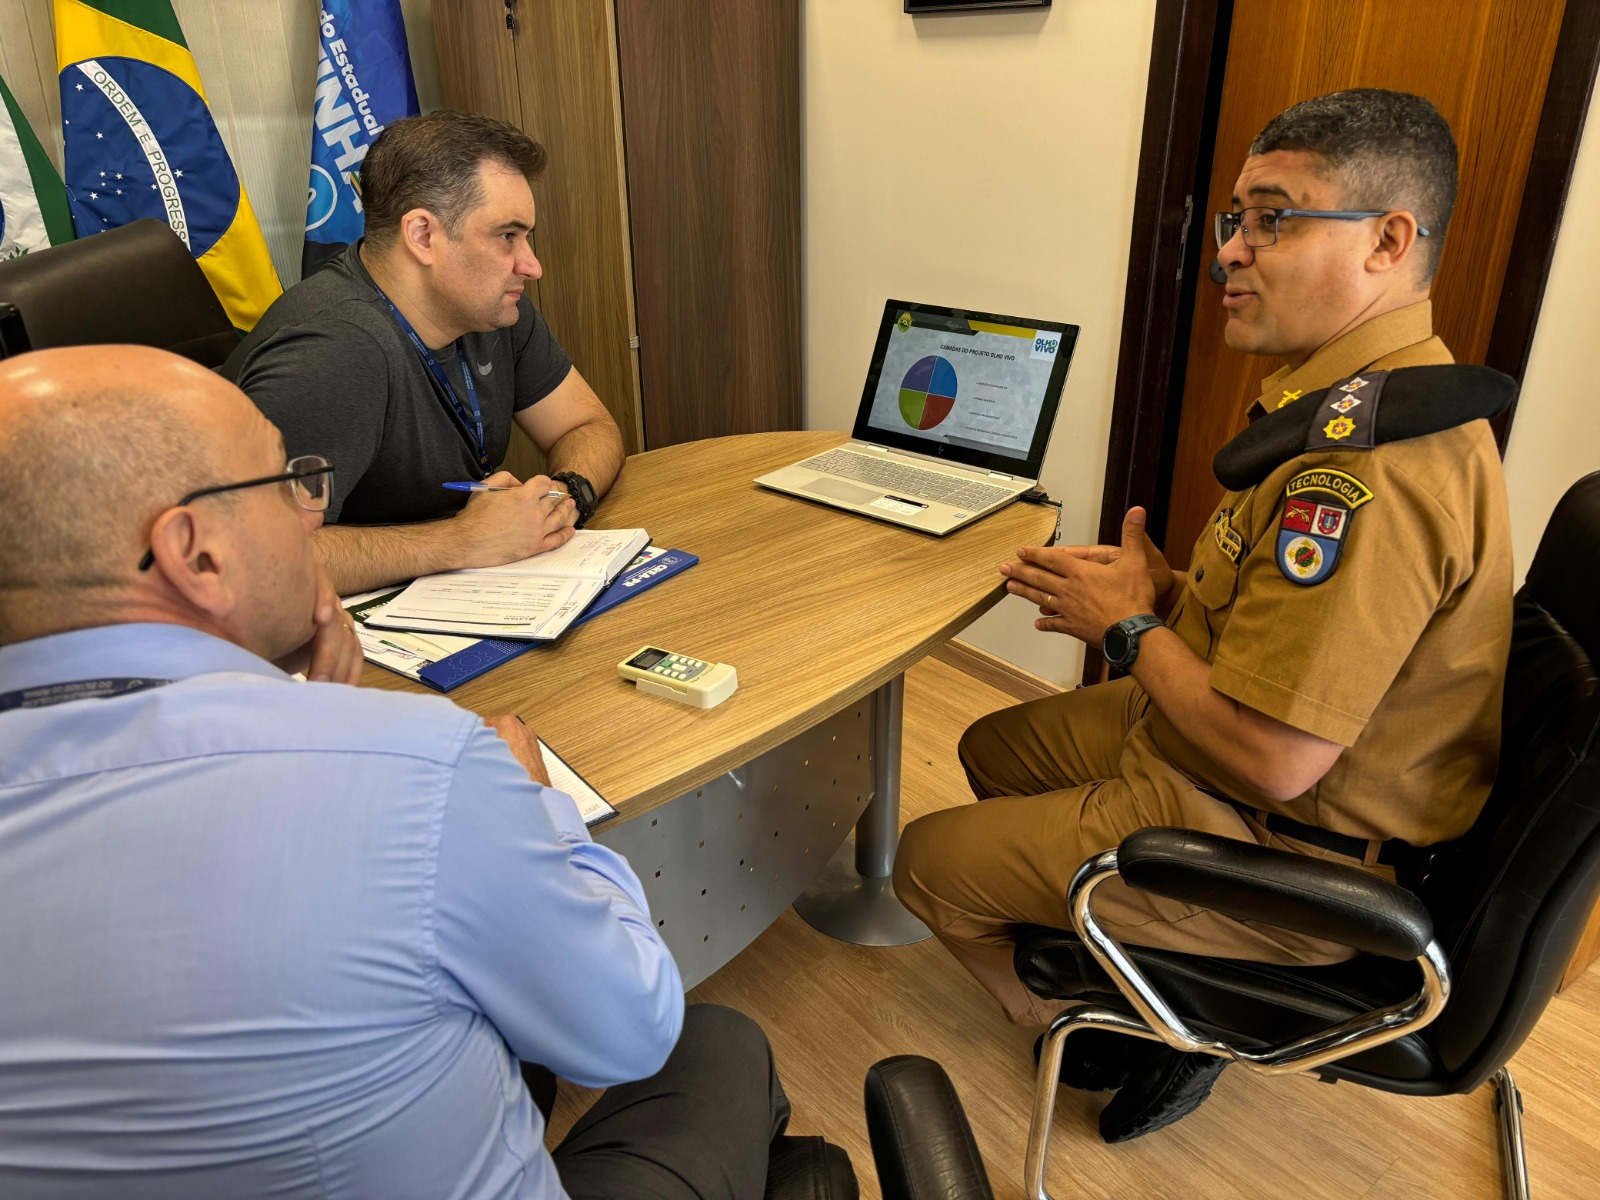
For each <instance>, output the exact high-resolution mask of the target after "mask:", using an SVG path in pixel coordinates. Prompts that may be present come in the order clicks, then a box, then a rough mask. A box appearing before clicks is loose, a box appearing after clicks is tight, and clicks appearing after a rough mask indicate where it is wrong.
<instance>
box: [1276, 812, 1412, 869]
mask: <svg viewBox="0 0 1600 1200" xmlns="http://www.w3.org/2000/svg"><path fill="white" fill-rule="evenodd" d="M1256 817H1257V819H1258V820H1260V821H1261V823H1262V824H1263V825H1265V826H1266V827H1267V828H1268V829H1269V830H1270V831H1271V832H1273V833H1281V834H1283V835H1284V836H1286V837H1292V838H1294V839H1295V840H1297V841H1301V842H1309V843H1310V844H1311V845H1313V846H1320V847H1321V848H1322V849H1324V850H1331V851H1333V852H1334V853H1335V854H1343V855H1345V856H1346V857H1348V858H1354V859H1356V860H1358V861H1360V862H1365V861H1366V859H1367V849H1368V847H1370V846H1371V845H1372V842H1371V841H1369V840H1368V839H1366V838H1358V837H1350V836H1349V835H1348V834H1343V833H1335V832H1333V830H1331V829H1323V828H1322V827H1320V826H1318V825H1306V824H1304V823H1302V822H1300V821H1296V820H1295V819H1294V818H1292V817H1286V816H1284V815H1283V814H1281V813H1265V814H1262V813H1257V814H1256ZM1428 853H1429V851H1428V850H1427V849H1425V848H1419V847H1417V846H1413V845H1412V844H1411V843H1410V842H1403V841H1401V840H1400V839H1399V838H1390V839H1389V840H1388V841H1386V842H1381V843H1379V846H1378V861H1379V862H1380V863H1382V864H1383V865H1384V866H1386V867H1393V868H1395V870H1397V871H1402V870H1410V869H1411V868H1413V867H1415V866H1417V865H1419V864H1420V863H1421V862H1422V861H1423V860H1424V859H1425V858H1426V856H1427V855H1428Z"/></svg>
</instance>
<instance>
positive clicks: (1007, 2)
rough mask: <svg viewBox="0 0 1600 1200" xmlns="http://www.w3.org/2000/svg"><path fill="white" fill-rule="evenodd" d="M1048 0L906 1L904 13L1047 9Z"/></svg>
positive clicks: (1048, 5)
mask: <svg viewBox="0 0 1600 1200" xmlns="http://www.w3.org/2000/svg"><path fill="white" fill-rule="evenodd" d="M1049 7H1050V0H906V11H907V12H908V13H910V14H911V15H912V16H916V15H917V14H918V13H936V12H972V11H974V10H977V9H987V8H1049Z"/></svg>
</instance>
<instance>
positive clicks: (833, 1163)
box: [766, 1137, 861, 1200]
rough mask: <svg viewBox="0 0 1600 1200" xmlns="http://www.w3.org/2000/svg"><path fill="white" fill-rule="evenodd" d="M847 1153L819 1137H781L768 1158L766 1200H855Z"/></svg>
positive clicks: (852, 1177)
mask: <svg viewBox="0 0 1600 1200" xmlns="http://www.w3.org/2000/svg"><path fill="white" fill-rule="evenodd" d="M860 1194H861V1191H860V1188H859V1186H858V1185H857V1183H856V1173H855V1171H854V1170H853V1169H852V1168H851V1166H850V1156H849V1155H848V1154H846V1153H845V1152H844V1151H843V1150H841V1149H840V1148H839V1147H838V1146H835V1145H834V1144H833V1143H832V1142H829V1141H827V1140H826V1139H824V1138H820V1137H781V1138H779V1139H778V1140H777V1141H775V1142H773V1143H772V1156H771V1158H769V1159H768V1161H767V1194H766V1200H856V1198H857V1197H858V1196H859V1195H860Z"/></svg>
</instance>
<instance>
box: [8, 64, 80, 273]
mask: <svg viewBox="0 0 1600 1200" xmlns="http://www.w3.org/2000/svg"><path fill="white" fill-rule="evenodd" d="M71 240H72V210H71V209H70V208H69V207H68V205H67V189H66V188H64V187H62V186H61V176H59V175H57V174H56V169H55V167H53V166H52V165H51V164H50V159H49V157H48V156H46V154H45V152H44V147H43V146H41V145H40V144H39V139H38V138H36V137H34V136H33V127H32V126H30V125H29V124H28V118H27V117H25V116H23V115H22V109H21V108H20V107H19V106H18V104H17V101H16V97H14V96H13V95H12V94H11V89H10V88H8V87H7V86H6V81H5V80H4V79H0V259H6V258H15V257H17V256H18V255H19V254H27V253H28V252H29V251H31V250H48V249H49V248H50V247H51V246H59V245H61V243H62V242H70V241H71Z"/></svg>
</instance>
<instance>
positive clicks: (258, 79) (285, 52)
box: [0, 0, 439, 287]
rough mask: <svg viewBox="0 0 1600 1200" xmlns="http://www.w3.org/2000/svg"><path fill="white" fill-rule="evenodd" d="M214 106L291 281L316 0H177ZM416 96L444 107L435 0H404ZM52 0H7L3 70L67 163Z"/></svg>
mask: <svg viewBox="0 0 1600 1200" xmlns="http://www.w3.org/2000/svg"><path fill="white" fill-rule="evenodd" d="M172 8H173V11H174V12H175V13H176V14H177V16H178V23H179V24H180V25H182V26H183V36H184V40H185V41H187V42H188V43H189V49H190V51H191V52H192V53H193V54H194V61H195V66H196V67H198V68H199V70H200V81H201V82H202V83H203V84H204V85H205V89H206V98H207V100H209V101H210V104H211V113H212V116H213V117H214V118H215V120H216V122H217V129H218V131H219V132H220V133H221V134H222V140H223V143H224V144H225V145H226V146H227V147H228V153H229V154H230V155H232V156H233V165H234V167H235V169H237V170H238V172H239V177H240V179H242V180H243V181H244V187H245V192H246V193H247V194H248V195H249V197H250V203H251V204H252V205H253V206H254V208H255V211H256V217H257V219H258V220H259V221H260V222H261V231H262V233H263V234H264V235H265V236H266V239H267V249H268V250H269V251H270V252H271V254H272V262H273V265H274V266H276V267H277V268H278V277H279V278H280V279H281V280H282V281H283V284H284V286H285V287H287V286H288V285H290V284H291V283H293V282H295V280H297V279H299V278H300V246H301V242H302V240H303V236H302V235H303V234H304V232H305V217H306V181H307V178H308V176H309V174H310V169H311V99H312V93H313V90H314V88H315V85H316V71H317V26H316V20H317V4H316V2H315V0H173V4H172ZM401 10H402V12H403V13H404V14H405V22H406V39H407V41H408V42H409V43H410V47H411V70H412V75H413V76H414V77H415V79H416V83H417V99H418V100H419V101H420V103H421V104H422V107H423V109H424V110H426V109H429V108H437V107H438V106H439V67H438V63H437V60H436V58H435V55H434V49H433V16H432V0H401ZM55 61H56V55H55V32H54V22H53V20H52V4H51V0H0V75H4V76H5V80H6V84H7V85H8V86H9V87H10V88H11V91H12V93H13V94H14V95H15V96H16V97H17V102H18V104H19V105H21V107H22V110H23V112H24V113H26V114H27V117H28V121H29V123H30V124H31V125H32V126H33V131H34V132H35V133H36V134H38V135H39V140H40V141H41V142H43V143H44V145H45V148H46V149H47V150H48V151H49V152H50V155H51V157H52V158H53V159H54V160H55V163H56V167H57V169H58V170H59V169H60V166H61V97H60V94H59V92H58V91H57V83H56V68H55Z"/></svg>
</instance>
